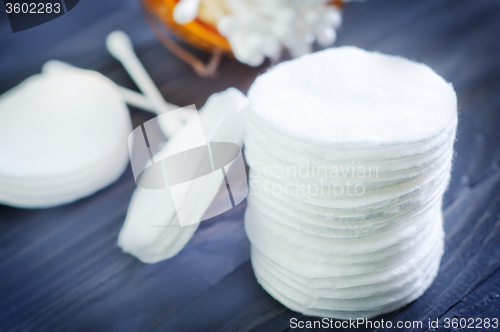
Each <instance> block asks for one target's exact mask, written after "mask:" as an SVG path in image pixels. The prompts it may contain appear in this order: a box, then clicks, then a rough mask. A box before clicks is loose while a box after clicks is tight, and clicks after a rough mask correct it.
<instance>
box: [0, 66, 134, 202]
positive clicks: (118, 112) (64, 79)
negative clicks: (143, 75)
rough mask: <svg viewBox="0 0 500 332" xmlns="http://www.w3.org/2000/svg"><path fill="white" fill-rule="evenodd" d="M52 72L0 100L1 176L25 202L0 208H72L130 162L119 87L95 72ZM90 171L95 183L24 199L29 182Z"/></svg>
mask: <svg viewBox="0 0 500 332" xmlns="http://www.w3.org/2000/svg"><path fill="white" fill-rule="evenodd" d="M46 67H47V68H48V69H46ZM46 67H44V71H43V73H42V74H38V75H34V76H32V77H30V78H28V79H27V80H25V81H24V82H22V83H21V84H20V85H18V86H17V87H15V88H13V89H12V90H10V91H8V92H6V93H5V94H4V95H2V96H1V97H0V176H1V177H2V179H6V180H5V181H9V182H10V184H9V186H7V187H8V188H10V189H8V190H9V191H10V190H13V191H14V190H17V192H18V193H19V194H20V195H19V197H14V196H15V195H14V196H13V198H12V199H10V195H9V192H5V193H4V197H2V198H1V202H2V203H6V204H11V205H14V206H18V207H28V208H35V207H47V206H53V205H58V204H63V203H67V202H70V201H73V200H75V199H78V198H81V197H83V196H86V195H89V194H91V193H93V192H95V191H96V190H99V189H100V188H102V187H104V186H106V185H108V184H109V183H111V182H113V181H115V180H116V179H117V178H118V177H119V176H120V174H121V173H122V172H123V170H124V169H125V167H126V164H127V162H128V153H127V145H126V142H127V136H128V134H129V133H130V131H131V130H132V127H131V123H130V118H129V114H128V109H127V107H126V105H125V103H124V101H123V99H122V98H121V96H120V94H119V92H118V90H117V88H116V87H115V85H114V84H113V83H112V82H111V81H110V80H109V79H107V78H106V77H104V76H102V75H100V74H99V73H96V72H93V71H86V70H81V69H76V68H72V67H70V66H66V65H60V66H59V65H58V64H57V63H54V62H49V63H47V64H46ZM111 157H112V159H111ZM108 160H109V162H108V163H107V164H106V167H105V168H104V167H103V168H100V164H102V163H106V162H107V161H108ZM90 169H92V170H95V172H94V173H87V174H88V175H92V176H89V177H87V181H82V182H76V183H71V180H70V182H69V183H68V184H67V187H66V189H64V190H62V191H60V192H57V191H56V192H54V193H51V192H50V189H49V190H48V191H47V192H43V191H40V195H36V194H35V192H28V191H26V194H27V196H29V195H32V197H27V198H26V200H24V199H23V193H22V191H23V190H22V189H21V188H22V187H23V186H25V185H26V184H27V183H29V182H31V181H33V182H38V181H40V183H44V182H45V181H48V182H45V183H50V182H51V181H52V180H55V181H58V179H60V178H61V179H74V178H75V177H78V174H79V173H86V172H87V171H88V170H90ZM16 183H19V185H16ZM59 183H61V185H62V186H65V184H64V182H63V181H61V182H59ZM40 188H41V187H40ZM49 188H50V186H49ZM52 194H53V195H52ZM51 196H52V197H51Z"/></svg>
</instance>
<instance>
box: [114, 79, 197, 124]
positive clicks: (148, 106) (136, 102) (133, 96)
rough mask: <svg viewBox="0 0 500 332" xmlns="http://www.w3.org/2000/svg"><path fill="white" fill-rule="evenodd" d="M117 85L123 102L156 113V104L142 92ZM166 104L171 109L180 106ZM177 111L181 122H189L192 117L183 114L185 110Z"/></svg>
mask: <svg viewBox="0 0 500 332" xmlns="http://www.w3.org/2000/svg"><path fill="white" fill-rule="evenodd" d="M117 86H118V89H119V91H120V94H121V95H122V98H123V99H124V100H125V102H126V103H127V104H129V105H131V106H134V107H137V108H140V109H142V110H145V111H148V112H151V113H154V114H158V110H157V109H156V106H155V105H154V104H153V103H152V102H151V100H149V99H148V98H147V97H146V96H144V95H143V94H141V93H139V92H136V91H134V90H130V89H127V88H124V87H122V86H119V85H117ZM167 106H168V107H169V108H170V109H171V110H175V109H178V108H181V107H180V106H177V105H173V104H170V103H167ZM179 113H180V114H179V115H181V116H183V117H181V120H182V121H183V122H189V121H190V120H191V119H192V118H191V117H189V116H187V114H185V112H179ZM189 114H191V113H189Z"/></svg>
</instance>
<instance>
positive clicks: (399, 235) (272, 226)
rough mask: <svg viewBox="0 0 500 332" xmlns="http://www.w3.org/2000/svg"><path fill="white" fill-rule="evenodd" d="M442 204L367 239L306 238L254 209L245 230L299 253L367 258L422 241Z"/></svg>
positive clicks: (248, 215)
mask: <svg viewBox="0 0 500 332" xmlns="http://www.w3.org/2000/svg"><path fill="white" fill-rule="evenodd" d="M438 203H439V204H436V205H434V206H433V207H432V208H430V209H428V210H427V211H425V212H424V213H422V214H421V215H418V216H416V217H414V218H412V219H410V220H408V221H405V222H403V223H401V225H398V226H397V227H394V228H392V229H390V230H388V231H386V232H377V233H375V234H376V235H374V236H371V237H364V238H354V239H349V238H348V239H343V238H325V237H319V236H314V235H311V234H306V233H304V232H301V231H295V230H292V229H291V228H286V227H283V226H280V225H278V224H276V223H273V222H272V221H271V220H270V218H269V217H267V216H265V215H264V214H263V213H259V212H258V211H257V210H256V209H253V208H252V209H251V208H247V212H246V215H245V218H246V220H248V223H247V224H246V225H245V227H246V229H247V231H248V232H253V229H256V231H258V232H260V233H266V234H269V235H270V236H272V237H274V238H276V242H278V243H288V244H289V245H293V246H295V247H297V248H298V249H303V250H309V251H314V252H318V253H324V254H335V255H358V254H367V253H372V252H377V251H380V250H383V249H386V248H391V247H395V246H398V245H399V244H402V243H407V242H409V241H411V240H413V239H415V238H418V236H419V235H420V234H421V233H422V232H425V230H428V229H429V228H432V225H433V224H434V221H435V220H436V219H437V218H438V215H440V212H441V211H440V208H441V204H440V202H438ZM256 245H257V246H259V245H258V244H256ZM264 252H265V251H264Z"/></svg>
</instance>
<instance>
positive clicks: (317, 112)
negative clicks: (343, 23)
mask: <svg viewBox="0 0 500 332" xmlns="http://www.w3.org/2000/svg"><path fill="white" fill-rule="evenodd" d="M248 97H249V100H250V105H251V110H252V112H253V113H254V114H255V116H256V117H257V118H258V119H259V120H261V121H262V122H263V123H264V124H265V125H267V126H269V128H271V129H273V130H274V131H276V132H277V133H279V134H281V135H284V136H287V137H290V138H292V139H294V140H297V141H298V142H301V143H302V142H303V143H307V144H310V145H314V146H320V147H327V148H330V147H339V148H343V149H363V148H367V147H375V148H380V147H390V146H396V145H406V144H412V143H417V142H423V141H426V140H429V139H431V138H433V137H434V136H437V135H439V134H440V133H441V132H442V131H443V130H444V129H445V128H447V127H448V125H450V124H451V123H453V121H455V120H456V117H457V112H456V110H457V100H456V95H455V92H454V91H453V87H452V86H451V85H450V84H448V83H446V81H444V80H443V79H442V78H441V77H440V76H439V75H437V74H436V73H435V72H434V71H432V70H431V69H430V68H429V67H427V66H425V65H423V64H418V63H415V62H412V61H409V60H407V59H404V58H400V57H394V56H388V55H383V54H379V53H370V52H366V51H364V50H361V49H358V48H355V47H340V48H334V49H330V50H325V51H322V52H318V53H315V54H311V55H306V56H303V57H301V58H299V59H296V60H292V61H289V62H286V63H283V64H279V65H277V66H276V67H274V68H273V69H272V70H270V71H268V72H267V73H265V74H263V75H261V76H260V77H258V78H257V79H256V81H255V83H254V84H253V85H252V87H251V88H250V91H249V93H248Z"/></svg>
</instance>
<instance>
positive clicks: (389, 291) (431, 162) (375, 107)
mask: <svg viewBox="0 0 500 332" xmlns="http://www.w3.org/2000/svg"><path fill="white" fill-rule="evenodd" d="M249 99H250V108H249V110H250V111H249V115H248V123H247V129H246V134H245V147H246V150H245V156H246V160H247V162H248V164H249V166H250V172H249V175H250V179H249V187H250V192H249V198H248V206H247V210H246V213H245V230H246V232H247V234H248V237H249V239H250V242H251V248H252V265H253V267H254V270H255V275H256V277H257V280H258V282H259V283H260V284H261V285H262V286H263V288H264V289H265V290H266V291H268V292H269V293H270V294H271V295H272V296H273V297H275V298H276V299H277V300H278V301H280V302H281V303H283V304H284V305H286V306H288V307H289V308H290V309H292V310H296V311H299V312H301V313H303V314H307V315H315V316H321V317H331V318H338V319H347V318H365V317H374V316H376V315H379V314H382V313H386V312H389V311H392V310H395V309H398V308H400V307H401V306H404V305H406V304H408V303H410V302H411V301H413V300H415V299H416V298H418V297H419V296H420V295H422V293H423V292H424V291H425V290H426V289H427V288H428V287H429V285H430V284H431V283H432V281H433V280H434V278H435V276H436V275H437V272H438V269H439V264H440V260H441V256H442V254H443V250H444V232H443V228H442V212H441V208H442V197H443V194H444V192H445V190H446V188H447V186H448V182H449V179H450V170H451V166H452V161H453V154H454V153H453V144H454V141H455V134H456V126H457V105H456V96H455V93H454V91H453V88H452V87H451V85H449V84H448V83H446V82H445V81H444V80H443V79H442V78H441V77H439V76H438V75H437V74H435V73H434V72H433V71H432V70H431V69H429V68H428V67H426V66H425V65H422V64H417V63H414V62H411V61H409V60H406V59H402V58H399V57H393V56H387V55H382V54H378V53H369V52H366V51H363V50H359V49H356V48H353V47H341V48H337V49H330V50H326V51H322V52H319V53H315V54H312V55H308V56H304V57H302V58H299V59H297V60H293V61H290V62H286V63H282V64H280V65H277V66H276V67H274V68H272V69H271V70H270V71H268V72H267V73H265V74H263V75H262V76H260V77H259V78H258V79H257V80H256V81H255V83H254V84H253V85H252V87H251V89H250V92H249ZM370 169H371V170H372V171H374V172H375V174H371V173H369V174H368V175H367V174H366V172H367V170H370Z"/></svg>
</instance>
